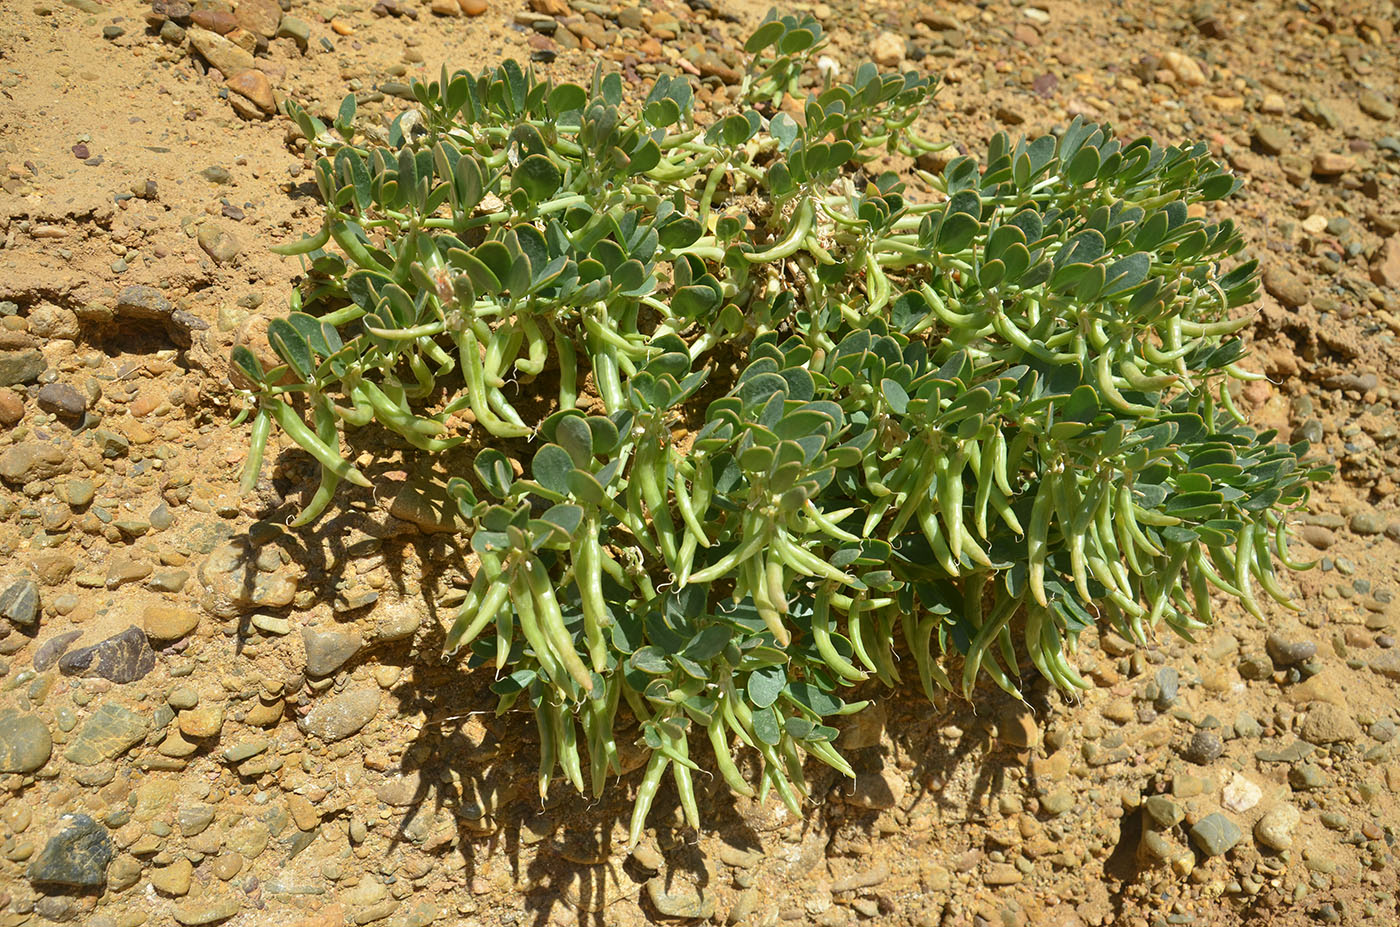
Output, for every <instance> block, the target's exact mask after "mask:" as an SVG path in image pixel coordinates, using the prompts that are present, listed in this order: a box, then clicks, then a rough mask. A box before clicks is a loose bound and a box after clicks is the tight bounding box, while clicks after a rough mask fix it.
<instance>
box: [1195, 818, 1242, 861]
mask: <svg viewBox="0 0 1400 927" xmlns="http://www.w3.org/2000/svg"><path fill="white" fill-rule="evenodd" d="M1243 836H1244V832H1243V831H1241V830H1240V828H1239V825H1237V824H1236V823H1235V822H1234V821H1232V820H1230V819H1229V818H1227V817H1225V815H1223V814H1221V813H1220V812H1218V811H1217V812H1215V813H1213V814H1208V815H1206V816H1205V817H1203V818H1201V819H1200V820H1199V821H1197V822H1196V826H1195V827H1192V828H1191V842H1192V843H1194V844H1196V846H1197V847H1198V848H1199V849H1200V851H1201V852H1202V853H1204V854H1205V855H1206V856H1223V855H1225V854H1226V853H1228V852H1229V851H1230V849H1231V848H1232V847H1234V845H1235V844H1237V843H1239V842H1240V838H1242V837H1243Z"/></svg>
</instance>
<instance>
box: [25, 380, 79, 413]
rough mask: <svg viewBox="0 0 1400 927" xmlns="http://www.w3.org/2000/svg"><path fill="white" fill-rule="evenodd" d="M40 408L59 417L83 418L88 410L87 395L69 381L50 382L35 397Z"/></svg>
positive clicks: (40, 388)
mask: <svg viewBox="0 0 1400 927" xmlns="http://www.w3.org/2000/svg"><path fill="white" fill-rule="evenodd" d="M35 401H36V402H38V404H39V408H41V409H43V410H44V411H45V412H49V413H52V414H54V415H57V416H58V417H59V418H67V419H81V418H82V417H83V414H84V413H85V412H87V397H86V396H84V395H83V394H82V393H80V392H78V390H76V389H75V388H73V387H72V386H70V385H68V384H67V383H48V384H45V385H44V386H41V387H39V394H38V395H37V396H36V397H35Z"/></svg>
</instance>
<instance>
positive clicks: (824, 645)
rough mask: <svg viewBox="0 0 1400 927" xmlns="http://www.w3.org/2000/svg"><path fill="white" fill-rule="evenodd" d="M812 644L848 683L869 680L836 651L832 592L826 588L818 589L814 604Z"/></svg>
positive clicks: (829, 665) (827, 663)
mask: <svg viewBox="0 0 1400 927" xmlns="http://www.w3.org/2000/svg"><path fill="white" fill-rule="evenodd" d="M812 642H813V643H814V644H815V645H816V647H817V652H818V653H819V654H821V658H822V659H823V660H825V661H826V665H827V666H828V667H830V668H831V670H832V672H834V673H836V675H838V676H840V677H841V678H842V679H845V680H846V681H848V682H864V681H865V680H866V679H867V678H869V677H867V676H866V674H865V673H862V672H861V671H860V670H858V669H856V667H855V665H854V664H853V663H851V662H850V661H849V660H847V659H846V658H845V657H843V656H841V654H840V653H839V652H838V651H837V650H836V645H835V644H833V643H832V640H831V592H830V590H829V589H828V588H827V587H826V586H821V587H819V588H818V589H817V594H816V597H815V599H814V600H813V604H812Z"/></svg>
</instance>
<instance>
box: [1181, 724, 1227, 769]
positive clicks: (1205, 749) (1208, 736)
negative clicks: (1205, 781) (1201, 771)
mask: <svg viewBox="0 0 1400 927" xmlns="http://www.w3.org/2000/svg"><path fill="white" fill-rule="evenodd" d="M1224 751H1225V744H1224V743H1223V742H1222V741H1221V740H1220V735H1219V734H1217V733H1215V732H1214V731H1197V732H1196V734H1195V736H1193V737H1192V738H1191V742H1190V743H1188V744H1187V745H1186V749H1185V750H1183V751H1182V756H1184V757H1185V758H1186V760H1187V761H1188V762H1191V763H1195V764H1197V765H1198V766H1205V765H1206V764H1208V763H1212V762H1214V761H1215V760H1216V759H1217V758H1218V757H1219V756H1220V754H1221V753H1223V752H1224Z"/></svg>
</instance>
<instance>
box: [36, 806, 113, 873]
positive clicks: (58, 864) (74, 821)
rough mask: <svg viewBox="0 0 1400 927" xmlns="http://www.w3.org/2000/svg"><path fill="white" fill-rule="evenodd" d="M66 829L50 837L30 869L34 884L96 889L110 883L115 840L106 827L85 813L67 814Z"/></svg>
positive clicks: (65, 817)
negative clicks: (108, 833)
mask: <svg viewBox="0 0 1400 927" xmlns="http://www.w3.org/2000/svg"><path fill="white" fill-rule="evenodd" d="M63 821H64V822H65V826H64V828H63V830H61V831H59V832H58V833H57V834H55V835H54V836H52V837H50V838H49V842H48V843H47V844H46V845H45V846H44V849H43V852H41V853H40V854H39V857H38V859H36V860H34V862H33V863H31V864H30V866H29V881H30V882H33V883H34V884H35V885H65V886H68V887H70V888H97V887H98V886H100V885H102V883H103V882H105V881H106V880H107V864H108V863H110V862H111V861H112V838H111V837H109V836H108V835H107V828H105V827H103V826H102V825H101V824H99V823H97V822H96V821H94V820H93V819H92V818H90V817H88V816H87V815H85V814H65V815H64V816H63Z"/></svg>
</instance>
